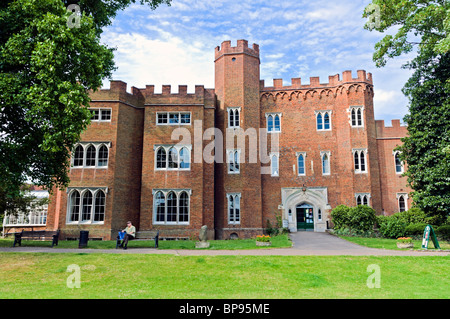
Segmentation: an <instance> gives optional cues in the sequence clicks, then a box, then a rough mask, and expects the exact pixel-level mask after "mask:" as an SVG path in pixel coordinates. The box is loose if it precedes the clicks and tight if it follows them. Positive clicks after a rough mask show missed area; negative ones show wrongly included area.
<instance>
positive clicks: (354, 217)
mask: <svg viewBox="0 0 450 319" xmlns="http://www.w3.org/2000/svg"><path fill="white" fill-rule="evenodd" d="M331 218H332V222H333V224H334V229H335V230H336V231H337V233H342V232H346V233H347V232H349V233H353V234H358V235H361V234H367V233H370V232H372V231H373V226H374V224H375V221H376V217H375V210H373V209H372V208H370V207H369V206H364V205H359V206H356V207H351V208H350V207H347V206H345V205H339V206H337V207H336V208H335V209H333V210H332V212H331Z"/></svg>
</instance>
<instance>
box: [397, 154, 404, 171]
mask: <svg viewBox="0 0 450 319" xmlns="http://www.w3.org/2000/svg"><path fill="white" fill-rule="evenodd" d="M395 172H396V173H397V174H400V173H403V164H402V161H401V160H400V153H399V152H396V153H395Z"/></svg>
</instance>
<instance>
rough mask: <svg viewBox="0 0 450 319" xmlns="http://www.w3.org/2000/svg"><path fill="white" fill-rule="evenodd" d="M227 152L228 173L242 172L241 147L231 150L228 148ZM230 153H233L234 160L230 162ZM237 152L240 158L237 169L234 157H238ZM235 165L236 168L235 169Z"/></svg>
mask: <svg viewBox="0 0 450 319" xmlns="http://www.w3.org/2000/svg"><path fill="white" fill-rule="evenodd" d="M226 154H227V158H226V160H227V172H228V174H240V173H241V150H240V149H231V150H226ZM230 154H233V161H232V162H230ZM236 154H237V159H238V162H237V164H238V168H237V169H236V162H235V161H234V159H235V158H236ZM233 167H234V169H233Z"/></svg>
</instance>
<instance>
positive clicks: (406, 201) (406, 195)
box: [397, 193, 409, 212]
mask: <svg viewBox="0 0 450 319" xmlns="http://www.w3.org/2000/svg"><path fill="white" fill-rule="evenodd" d="M401 197H403V200H404V201H405V210H404V211H407V210H408V198H409V197H408V193H397V208H398V211H399V212H400V198H401Z"/></svg>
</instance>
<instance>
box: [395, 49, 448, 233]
mask: <svg viewBox="0 0 450 319" xmlns="http://www.w3.org/2000/svg"><path fill="white" fill-rule="evenodd" d="M412 65H413V67H414V68H415V72H414V74H413V75H412V77H411V78H410V79H409V80H408V82H407V84H406V85H405V87H404V89H403V91H404V93H405V94H406V95H407V96H408V97H409V98H410V101H411V102H410V107H409V111H410V114H408V115H407V116H406V117H405V121H406V123H407V124H408V136H407V137H405V138H404V139H402V141H403V145H402V146H401V147H399V150H400V151H401V152H402V155H401V157H402V160H404V161H405V162H407V163H408V170H407V171H406V173H405V175H406V176H407V177H408V182H409V184H410V185H411V187H412V189H413V190H414V192H412V194H411V196H412V198H413V200H414V202H415V203H416V205H417V206H418V207H419V208H421V209H422V210H423V211H425V212H427V213H428V215H429V216H437V217H438V219H437V221H436V223H439V224H440V223H442V222H443V221H444V220H445V218H446V216H448V215H449V214H450V160H449V158H448V154H447V153H445V152H443V151H442V150H443V149H445V148H446V147H448V145H450V81H449V79H450V53H447V54H445V55H443V56H439V57H437V56H433V57H428V58H422V57H419V58H417V59H416V61H415V62H414V63H413V64H412Z"/></svg>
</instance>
